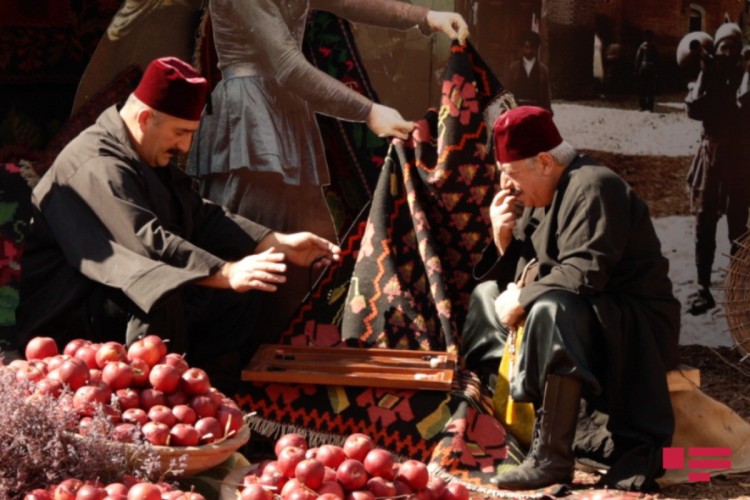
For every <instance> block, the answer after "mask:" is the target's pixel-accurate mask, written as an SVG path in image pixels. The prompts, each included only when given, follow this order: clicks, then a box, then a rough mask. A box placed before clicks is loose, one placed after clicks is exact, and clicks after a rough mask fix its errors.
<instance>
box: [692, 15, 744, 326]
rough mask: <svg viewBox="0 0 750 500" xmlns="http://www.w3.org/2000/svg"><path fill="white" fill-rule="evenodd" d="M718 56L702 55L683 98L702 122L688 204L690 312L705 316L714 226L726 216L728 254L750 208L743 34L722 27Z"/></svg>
mask: <svg viewBox="0 0 750 500" xmlns="http://www.w3.org/2000/svg"><path fill="white" fill-rule="evenodd" d="M714 47H715V48H716V49H715V54H708V53H706V52H705V51H702V55H703V57H702V61H701V68H702V69H701V72H700V73H699V75H698V79H697V80H696V81H695V83H694V85H693V86H692V88H691V89H690V92H689V93H688V95H687V97H686V98H685V105H686V108H687V114H688V116H689V117H690V118H693V119H694V120H701V121H702V122H703V130H702V133H701V142H700V145H699V146H698V152H697V153H696V154H695V158H694V159H693V163H692V165H691V167H690V170H689V172H688V178H687V182H688V187H689V189H690V205H691V209H692V212H693V214H695V266H696V268H697V274H698V290H696V292H695V293H693V294H691V295H690V299H689V300H690V304H689V307H690V312H691V313H692V314H694V315H698V314H703V313H705V312H706V311H708V310H709V309H712V308H713V307H714V306H715V305H716V302H715V300H714V297H713V295H712V294H711V268H712V266H713V263H714V254H715V253H716V226H717V223H718V221H719V219H720V218H721V216H722V215H723V214H726V216H727V227H728V229H729V241H730V242H731V245H732V246H731V250H730V254H731V255H734V254H735V253H736V252H737V250H738V246H737V243H736V242H737V240H738V239H739V238H740V237H741V236H742V235H743V234H744V233H745V231H746V230H747V221H748V209H749V208H750V181H749V180H748V179H749V178H748V174H747V169H748V155H747V153H746V152H745V150H746V149H747V128H748V109H749V108H750V106H748V104H750V103H749V102H748V100H750V93H749V92H748V90H750V89H748V87H747V85H745V86H744V87H743V86H741V85H740V84H741V82H742V80H743V73H744V72H743V65H742V64H741V59H740V51H741V49H742V32H741V31H740V28H739V26H737V25H736V24H734V23H725V24H722V25H721V26H720V27H719V29H718V30H716V35H715V37H714Z"/></svg>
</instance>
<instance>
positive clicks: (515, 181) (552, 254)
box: [462, 106, 680, 490]
mask: <svg viewBox="0 0 750 500" xmlns="http://www.w3.org/2000/svg"><path fill="white" fill-rule="evenodd" d="M494 141H495V154H496V158H497V166H498V169H499V170H500V191H499V192H498V194H497V195H496V196H495V198H494V200H493V202H492V205H491V207H490V217H491V220H492V231H493V233H492V235H493V240H494V245H490V246H489V247H488V248H487V249H486V250H485V253H484V255H483V258H482V260H481V261H480V262H479V263H478V264H477V267H476V268H475V273H476V274H477V275H478V277H480V278H485V279H487V278H490V277H491V278H493V280H492V281H487V282H486V283H482V284H480V285H478V286H477V287H476V289H475V291H474V293H473V296H472V300H471V303H470V307H469V313H468V316H467V319H466V322H465V326H464V331H463V339H462V342H463V345H462V353H463V355H464V356H465V361H466V364H467V367H469V368H473V369H475V370H476V371H477V372H478V373H479V374H480V377H481V378H482V379H483V380H484V381H485V382H486V383H487V384H488V385H490V387H491V388H494V384H495V379H496V375H497V370H498V364H499V361H500V358H501V356H502V351H503V348H504V345H505V341H506V338H507V336H508V333H509V332H510V331H512V330H514V329H517V328H518V327H520V326H523V335H524V337H523V341H522V344H521V347H520V349H519V350H518V351H517V352H516V354H515V357H516V362H515V365H514V367H513V368H512V369H511V373H512V377H511V381H510V394H511V396H512V397H513V399H514V400H515V401H523V402H531V403H533V404H534V406H535V408H536V409H537V419H536V423H535V428H534V435H533V440H532V445H531V450H530V451H529V453H528V455H527V457H526V459H525V460H524V462H523V463H522V464H521V465H520V466H519V467H517V468H514V469H512V470H510V471H508V472H506V473H504V474H501V475H500V476H498V477H496V478H495V482H496V484H497V485H498V487H500V488H504V489H512V490H526V489H536V488H542V487H545V486H549V485H551V484H554V483H567V482H570V480H571V476H572V472H573V466H574V454H573V442H574V436H575V435H576V428H577V425H578V424H579V422H578V416H579V409H580V405H579V403H580V401H581V398H582V397H583V398H584V399H585V400H586V407H587V408H589V409H591V408H593V409H594V410H596V411H597V413H596V416H597V419H598V421H603V420H604V421H606V428H605V429H603V432H602V429H597V432H596V433H595V435H591V434H588V435H583V436H581V438H582V439H581V441H582V442H585V443H586V446H585V451H586V452H589V451H591V452H592V454H593V456H596V457H597V458H598V459H600V462H599V463H603V462H604V460H606V461H607V462H606V464H605V465H609V472H608V473H607V475H605V476H604V477H603V478H602V485H603V486H608V487H613V488H620V489H634V490H649V489H654V488H656V483H655V481H654V479H655V478H656V477H657V476H658V475H659V474H660V473H661V472H662V469H661V451H662V448H663V447H664V446H668V445H669V444H670V442H671V437H672V432H673V428H674V417H673V413H672V407H671V405H670V399H669V393H668V388H667V381H666V372H667V371H668V370H670V369H672V368H674V367H675V365H676V364H677V359H678V354H677V341H678V336H679V318H680V305H679V303H678V301H677V300H676V299H675V298H674V296H673V294H672V284H671V282H670V280H669V278H668V276H667V271H668V265H669V264H668V261H667V259H665V258H664V257H663V256H662V253H661V246H660V243H659V240H658V238H657V235H656V232H655V230H654V227H653V224H652V222H651V218H650V216H649V212H648V208H647V206H646V204H645V203H644V202H643V201H642V200H640V199H639V198H638V197H637V196H636V195H635V193H634V192H633V191H632V190H631V188H630V187H629V186H628V185H627V183H625V181H623V180H622V179H621V178H620V177H619V176H617V174H615V173H614V172H613V171H611V170H610V169H608V168H606V167H603V166H597V165H596V164H595V163H593V162H592V161H591V160H590V159H588V158H585V157H582V156H578V155H577V153H576V151H575V149H574V148H573V146H571V145H570V144H569V143H567V142H565V141H563V139H562V137H561V136H560V134H559V132H558V130H557V128H556V127H555V125H554V123H553V121H552V115H551V114H550V113H549V112H548V111H546V110H543V109H541V108H537V107H529V106H526V107H519V108H515V109H513V110H510V111H508V112H506V113H504V114H503V115H501V116H500V117H499V118H498V120H497V121H496V122H495V125H494ZM518 205H522V206H523V213H522V215H517V214H518V213H519V212H518V210H517V209H516V207H517V206H518ZM522 275H523V276H524V279H523V280H521V282H519V278H520V277H521V276H522ZM593 414H594V412H592V415H593ZM599 447H600V449H597V448H599ZM592 448H594V449H592ZM605 449H606V450H605ZM603 450H605V451H606V452H607V453H606V457H605V456H603V454H602V456H600V455H597V453H598V452H601V451H603Z"/></svg>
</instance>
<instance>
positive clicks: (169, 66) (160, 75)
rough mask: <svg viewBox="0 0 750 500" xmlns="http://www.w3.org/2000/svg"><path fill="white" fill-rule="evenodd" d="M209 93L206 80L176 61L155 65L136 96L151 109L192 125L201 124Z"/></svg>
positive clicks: (164, 60)
mask: <svg viewBox="0 0 750 500" xmlns="http://www.w3.org/2000/svg"><path fill="white" fill-rule="evenodd" d="M207 93H208V82H207V81H206V79H205V78H203V77H202V76H201V75H200V74H199V73H198V72H197V71H195V68H193V67H192V66H190V65H189V64H188V63H186V62H185V61H183V60H181V59H178V58H176V57H161V58H159V59H154V60H153V61H151V63H150V64H149V65H148V67H147V68H146V71H145V72H144V73H143V77H142V78H141V82H140V83H139V84H138V87H137V88H136V89H135V91H134V92H133V94H135V96H136V97H137V98H138V99H139V100H140V101H141V102H142V103H144V104H146V105H148V106H150V107H151V108H153V109H155V110H157V111H161V112H162V113H166V114H168V115H171V116H174V117H177V118H182V119H183V120H191V121H198V120H200V118H201V112H202V111H203V105H204V104H205V102H206V94H207Z"/></svg>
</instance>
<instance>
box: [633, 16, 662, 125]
mask: <svg viewBox="0 0 750 500" xmlns="http://www.w3.org/2000/svg"><path fill="white" fill-rule="evenodd" d="M658 62H659V51H658V50H657V48H656V44H655V43H654V32H653V31H651V30H646V31H645V32H644V33H643V43H641V45H640V46H639V47H638V50H637V51H636V53H635V76H636V79H637V81H638V103H639V104H640V107H641V111H652V112H653V111H654V104H655V102H654V94H656V70H657V64H658Z"/></svg>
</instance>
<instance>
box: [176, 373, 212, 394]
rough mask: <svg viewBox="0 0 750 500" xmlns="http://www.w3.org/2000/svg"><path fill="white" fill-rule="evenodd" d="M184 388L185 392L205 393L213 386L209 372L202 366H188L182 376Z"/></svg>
mask: <svg viewBox="0 0 750 500" xmlns="http://www.w3.org/2000/svg"><path fill="white" fill-rule="evenodd" d="M180 379H181V386H182V390H183V391H184V392H185V394H189V395H191V396H192V395H197V394H205V393H207V392H208V390H209V389H210V388H211V382H210V381H209V379H208V374H207V373H206V372H205V371H203V370H201V369H200V368H188V369H187V371H185V373H183V374H182V376H181V377H180Z"/></svg>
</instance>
